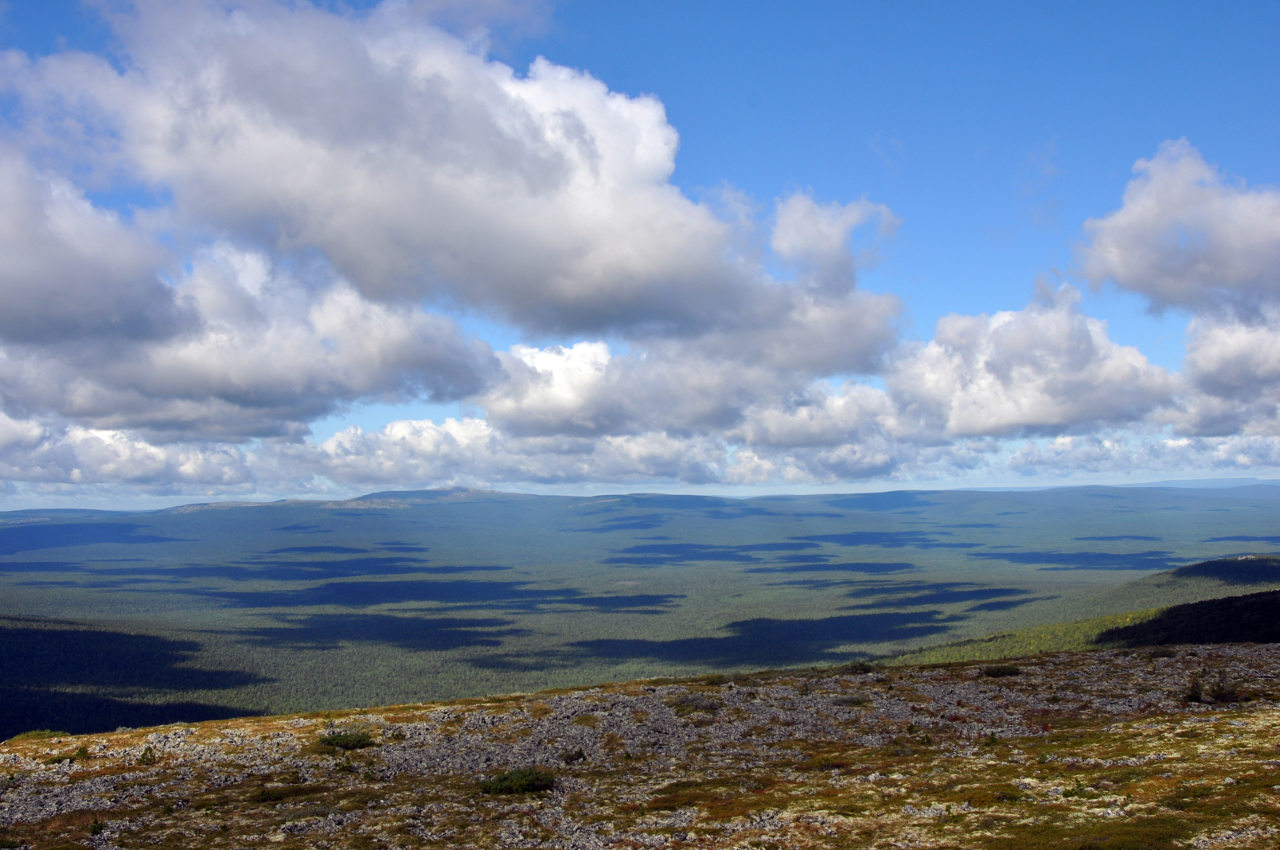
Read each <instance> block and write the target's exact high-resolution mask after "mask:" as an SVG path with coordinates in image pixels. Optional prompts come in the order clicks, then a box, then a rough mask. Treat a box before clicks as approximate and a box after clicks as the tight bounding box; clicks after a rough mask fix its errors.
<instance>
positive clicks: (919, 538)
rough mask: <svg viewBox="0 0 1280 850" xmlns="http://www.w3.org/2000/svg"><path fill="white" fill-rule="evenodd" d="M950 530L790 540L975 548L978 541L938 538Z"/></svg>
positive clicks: (856, 533) (852, 533)
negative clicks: (952, 540)
mask: <svg viewBox="0 0 1280 850" xmlns="http://www.w3.org/2000/svg"><path fill="white" fill-rule="evenodd" d="M950 535H951V532H949V531H941V532H938V533H936V534H928V533H926V532H923V531H845V532H841V533H839V534H805V535H802V536H799V537H792V538H791V539H792V540H805V541H810V542H813V543H834V544H835V545H837V546H879V547H880V548H882V549H907V548H912V549H976V548H978V546H979V545H980V544H978V543H955V542H951V541H946V540H940V539H939V538H940V537H944V536H946V537H949V536H950Z"/></svg>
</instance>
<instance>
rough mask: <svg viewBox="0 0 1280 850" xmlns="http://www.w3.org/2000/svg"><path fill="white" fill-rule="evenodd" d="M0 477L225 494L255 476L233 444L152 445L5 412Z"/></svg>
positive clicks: (130, 437) (125, 435) (0, 435)
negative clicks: (18, 417) (22, 418)
mask: <svg viewBox="0 0 1280 850" xmlns="http://www.w3.org/2000/svg"><path fill="white" fill-rule="evenodd" d="M15 432H16V433H15ZM0 476H3V477H4V478H6V479H9V480H16V481H27V482H36V483H39V484H43V485H77V486H79V485H95V484H106V485H121V484H124V485H132V486H143V487H146V488H148V489H151V490H153V491H156V490H159V491H165V492H183V493H205V492H208V493H221V492H225V491H226V490H227V489H229V488H230V489H237V488H243V487H246V486H247V485H249V484H251V482H252V480H253V479H252V475H251V473H250V470H249V466H248V463H247V459H246V457H245V455H244V453H243V452H241V451H240V450H238V449H236V448H234V447H228V446H207V445H196V444H184V445H179V444H171V445H153V444H151V443H148V442H147V441H146V440H143V439H140V438H138V437H136V436H133V435H130V434H128V433H126V432H123V431H113V430H102V429H91V428H82V427H79V426H74V425H73V426H69V427H60V428H50V427H46V426H43V425H38V424H36V423H33V422H14V420H12V419H10V418H9V417H7V416H5V415H4V414H0Z"/></svg>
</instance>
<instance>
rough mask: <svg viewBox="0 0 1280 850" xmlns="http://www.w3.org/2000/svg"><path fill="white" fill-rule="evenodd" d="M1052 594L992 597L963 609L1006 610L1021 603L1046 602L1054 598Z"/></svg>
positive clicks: (1019, 605) (1020, 605)
mask: <svg viewBox="0 0 1280 850" xmlns="http://www.w3.org/2000/svg"><path fill="white" fill-rule="evenodd" d="M1055 598H1057V597H1054V596H1031V597H1028V598H1026V599H993V600H991V601H990V602H979V603H978V604H977V605H970V606H969V607H968V608H966V609H964V610H965V611H966V612H968V611H1008V610H1010V609H1012V608H1021V607H1022V606H1023V605H1030V604H1031V603H1032V602H1047V601H1049V600H1050V599H1055Z"/></svg>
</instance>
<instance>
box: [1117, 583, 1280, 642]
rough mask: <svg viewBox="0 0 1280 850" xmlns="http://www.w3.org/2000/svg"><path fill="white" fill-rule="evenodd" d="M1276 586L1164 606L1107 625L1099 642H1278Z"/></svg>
mask: <svg viewBox="0 0 1280 850" xmlns="http://www.w3.org/2000/svg"><path fill="white" fill-rule="evenodd" d="M1277 613H1280V590H1268V591H1264V592H1262V593H1250V594H1247V595H1245V596H1228V597H1227V598H1225V599H1211V600H1208V601H1207V602H1192V603H1189V604H1186V605H1175V606H1173V607H1172V608H1166V609H1165V610H1164V611H1162V612H1160V613H1159V614H1157V615H1156V616H1155V617H1154V618H1153V619H1150V620H1147V621H1146V622H1143V623H1134V624H1133V625H1130V626H1120V627H1118V628H1114V629H1107V630H1106V631H1104V632H1102V633H1101V634H1099V635H1098V637H1097V639H1096V642H1097V643H1098V644H1099V645H1102V646H1106V645H1109V644H1116V643H1119V644H1121V645H1123V646H1158V645H1161V644H1182V643H1280V616H1277Z"/></svg>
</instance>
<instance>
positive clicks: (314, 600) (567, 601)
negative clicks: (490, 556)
mask: <svg viewBox="0 0 1280 850" xmlns="http://www.w3.org/2000/svg"><path fill="white" fill-rule="evenodd" d="M196 595H199V596H203V597H206V598H212V599H218V600H221V601H223V602H225V603H226V604H228V605H230V606H232V607H237V608H310V607H318V606H337V607H341V608H364V607H367V606H370V605H386V604H395V603H421V602H434V603H438V604H443V605H452V606H454V608H455V609H457V610H496V611H518V612H524V613H533V612H540V611H543V610H545V609H546V608H547V607H548V606H570V607H573V608H582V609H593V610H595V611H600V612H626V613H642V614H660V613H663V612H664V611H665V610H668V609H670V608H671V607H672V606H674V605H675V604H676V601H677V600H679V599H683V598H684V597H683V595H676V594H633V595H619V596H586V595H583V593H582V591H580V590H576V589H573V588H568V589H557V590H548V589H539V588H532V587H530V586H529V583H528V582H519V581H468V580H460V579H428V580H422V581H412V580H409V581H403V580H397V581H337V582H326V583H324V584H320V585H316V586H314V587H306V588H300V589H291V590H259V591H214V590H205V591H198V592H196Z"/></svg>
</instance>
